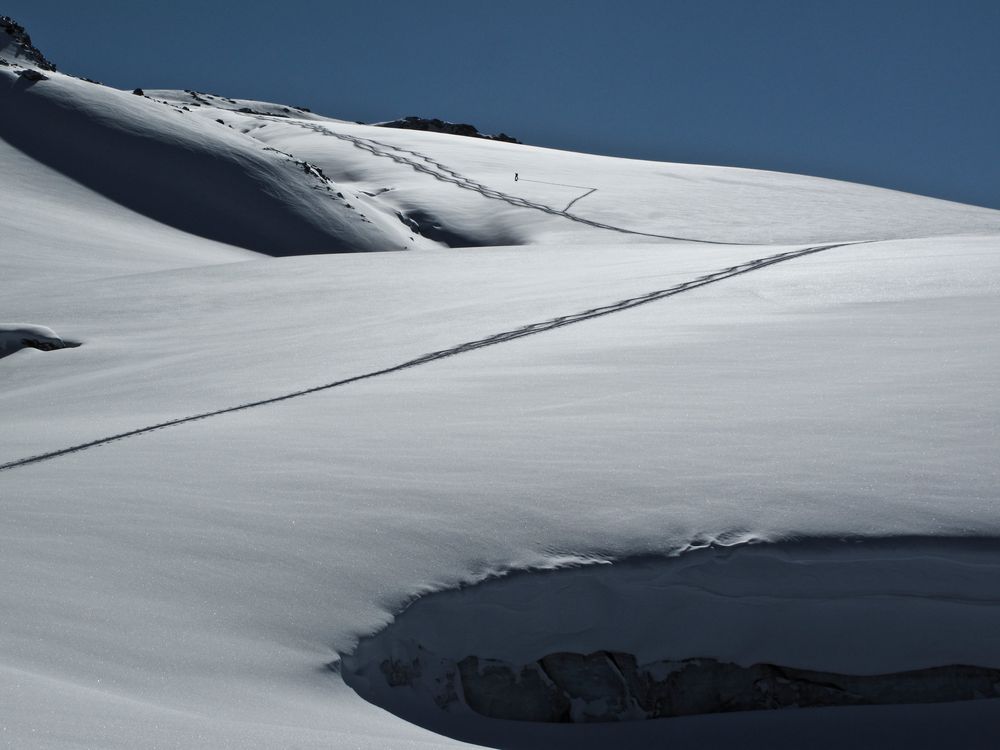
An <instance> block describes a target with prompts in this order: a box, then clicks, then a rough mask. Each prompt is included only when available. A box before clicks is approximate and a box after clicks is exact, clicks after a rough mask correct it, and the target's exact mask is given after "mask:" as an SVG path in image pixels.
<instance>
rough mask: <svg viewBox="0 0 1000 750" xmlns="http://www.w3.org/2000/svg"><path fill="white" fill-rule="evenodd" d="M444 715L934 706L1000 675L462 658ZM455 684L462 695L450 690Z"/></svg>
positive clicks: (445, 694)
mask: <svg viewBox="0 0 1000 750" xmlns="http://www.w3.org/2000/svg"><path fill="white" fill-rule="evenodd" d="M382 666H383V670H384V671H385V672H386V679H387V681H389V680H390V679H392V680H393V682H390V684H395V685H402V684H412V682H413V681H414V680H416V679H417V678H418V677H419V672H420V669H419V662H418V663H417V664H416V666H414V665H413V663H410V665H409V666H408V668H407V665H405V664H403V663H401V662H393V661H390V660H387V661H385V662H383V665H382ZM439 671H442V672H443V673H444V674H445V675H446V678H447V679H445V680H438V681H437V686H438V688H439V690H438V694H437V695H436V696H435V697H436V699H437V702H438V704H439V705H440V706H441V707H447V706H448V705H450V704H452V703H454V702H456V701H459V700H464V701H465V703H466V704H467V705H468V706H469V707H470V708H471V709H472V710H473V711H475V712H476V713H478V714H482V715H483V716H488V717H491V718H494V719H510V720H514V721H543V722H561V723H564V722H573V723H589V722H604V721H631V720H642V719H661V718H667V717H673V716H689V715H695V714H710V713H728V712H731V711H758V710H771V709H780V708H812V707H821V706H872V705H885V704H893V703H908V704H909V703H937V702H949V701H962V700H977V699H985V698H998V697H1000V669H989V668H985V667H974V666H966V665H949V666H941V667H930V668H927V669H917V670H911V671H907V672H894V673H888V674H880V675H846V674H838V673H835V672H816V671H811V670H804V669H794V668H791V667H783V666H779V665H774V664H753V665H751V666H748V667H743V666H740V665H739V664H733V663H731V662H721V661H718V660H717V659H710V658H701V659H685V660H682V661H658V662H652V663H650V664H642V665H640V664H637V663H636V659H635V656H634V655H632V654H625V653H620V652H612V651H596V652H594V653H592V654H576V653H556V654H549V655H548V656H545V657H543V658H542V659H539V660H537V661H534V662H531V663H529V664H523V665H511V664H507V663H505V662H502V661H497V660H492V659H479V658H478V657H475V656H468V657H466V658H464V659H462V660H461V661H460V662H458V663H457V664H454V663H450V664H448V665H447V666H446V667H445V668H444V669H441V668H440V667H439ZM456 685H458V686H459V689H460V694H461V698H460V697H459V693H457V692H456V691H455V686H456Z"/></svg>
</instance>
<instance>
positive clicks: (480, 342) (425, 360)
mask: <svg viewBox="0 0 1000 750" xmlns="http://www.w3.org/2000/svg"><path fill="white" fill-rule="evenodd" d="M866 242H871V240H868V241H864V242H840V243H836V244H827V245H813V246H810V247H806V248H802V249H801V250H790V251H788V252H784V253H777V254H775V255H768V256H766V257H763V258H757V259H755V260H750V261H747V262H746V263H740V264H738V265H735V266H730V267H728V268H724V269H722V270H721V271H713V272H712V273H708V274H705V275H703V276H699V277H697V278H695V279H692V280H690V281H685V282H682V283H680V284H676V285H674V286H671V287H667V288H666V289H659V290H657V291H654V292H649V293H647V294H643V295H641V296H638V297H629V298H627V299H623V300H619V301H618V302H612V303H610V304H607V305H602V306H600V307H592V308H590V309H589V310H584V311H582V312H578V313H573V314H570V315H562V316H560V317H558V318H550V319H549V320H545V321H542V322H540V323H532V324H529V325H526V326H522V327H520V328H514V329H512V330H509V331H503V332H501V333H496V334H493V335H492V336H487V337H486V338H481V339H476V340H474V341H468V342H466V343H464V344H458V345H457V346H453V347H450V348H448V349H442V350H440V351H436V352H431V353H430V354H424V355H423V356H420V357H417V358H416V359H411V360H408V361H406V362H403V363H401V364H398V365H393V366H391V367H385V368H383V369H381V370H373V371H372V372H367V373H364V374H362V375H355V376H353V377H349V378H344V379H343V380H337V381H334V382H332V383H325V384H323V385H317V386H313V387H311V388H305V389H302V390H298V391H292V392H290V393H285V394H283V395H280V396H273V397H271V398H265V399H260V400H258V401H250V402H247V403H244V404H239V405H237V406H229V407H226V408H223V409H216V410H214V411H207V412H202V413H200V414H194V415H192V416H188V417H180V418H178V419H171V420H169V421H167V422H160V423H158V424H154V425H148V426H146V427H139V428H137V429H134V430H129V431H128V432H120V433H118V434H115V435H110V436H107V437H102V438H98V439H96V440H91V441H89V442H86V443H79V444H77V445H72V446H70V447H68V448H62V449H60V450H55V451H50V452H48V453H41V454H38V455H35V456H29V457H27V458H20V459H16V460H13V461H8V462H6V463H3V464H0V471H9V470H11V469H16V468H18V467H21V466H28V465H30V464H36V463H40V462H42V461H48V460H50V459H53V458H58V457H59V456H66V455H69V454H70V453H78V452H80V451H83V450H86V449H88V448H96V447H97V446H100V445H106V444H108V443H113V442H115V441H117V440H123V439H125V438H130V437H136V436H138V435H144V434H146V433H148V432H153V431H155V430H162V429H164V428H166V427H175V426H177V425H181V424H186V423H187V422H195V421H198V420H201V419H208V418H209V417H217V416H221V415H223V414H230V413H233V412H237V411H244V410H246V409H253V408H256V407H259V406H267V405H269V404H276V403H279V402H281V401H288V400H290V399H293V398H299V397H301V396H308V395H309V394H312V393H318V392H320V391H326V390H330V389H331V388H338V387H340V386H343V385H348V384H350V383H356V382H358V381H359V380H367V379H369V378H374V377H378V376H380V375H388V374H390V373H394V372H399V371H400V370H407V369H409V368H411V367H417V366H419V365H425V364H429V363H430V362H436V361H437V360H440V359H445V358H447V357H453V356H455V355H458V354H464V353H466V352H471V351H475V350H476V349H482V348H484V347H487V346H494V345H496V344H503V343H506V342H508V341H514V340H515V339H519V338H523V337H525V336H533V335H535V334H538V333H544V332H545V331H551V330H554V329H556V328H562V327H563V326H568V325H572V324H574V323H581V322H583V321H585V320H591V319H593V318H599V317H603V316H604V315H610V314H612V313H616V312H621V311H622V310H629V309H631V308H633V307H638V306H639V305H645V304H648V303H650V302H655V301H657V300H660V299H664V298H666V297H672V296H674V295H675V294H681V293H682V292H687V291H690V290H692V289H697V288H699V287H703V286H707V285H708V284H714V283H716V282H718V281H723V280H724V279H729V278H732V277H733V276H739V275H741V274H745V273H750V272H751V271H756V270H759V269H761V268H766V267H767V266H773V265H775V264H777V263H783V262H785V261H788V260H793V259H795V258H801V257H803V256H806V255H812V254H814V253H819V252H822V251H824V250H832V249H834V248H838V247H846V246H848V245H859V244H866Z"/></svg>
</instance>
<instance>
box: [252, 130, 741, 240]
mask: <svg viewBox="0 0 1000 750" xmlns="http://www.w3.org/2000/svg"><path fill="white" fill-rule="evenodd" d="M258 117H259V119H268V120H272V121H275V122H281V123H283V124H289V121H288V120H286V119H283V118H271V117H264V116H258ZM291 124H294V125H297V126H298V127H301V128H305V129H307V130H312V131H314V132H316V133H319V134H320V135H326V136H330V137H332V138H339V139H340V140H342V141H347V142H348V143H352V144H354V145H355V146H356V147H357V148H360V149H362V150H363V151H367V152H369V153H371V154H373V155H375V156H381V157H385V158H387V159H392V160H393V161H394V162H397V163H398V164H405V165H407V166H409V167H412V168H413V169H415V170H416V171H418V172H423V173H424V174H427V175H430V176H431V177H433V178H434V179H436V180H440V181H442V182H450V183H452V184H453V185H457V186H458V187H460V188H463V189H465V190H472V191H474V192H476V193H479V194H480V195H482V196H484V197H486V198H492V199H494V200H499V201H504V202H505V203H509V204H511V205H512V206H518V207H520V208H530V209H534V210H535V211H544V212H545V213H547V214H552V215H553V216H561V217H563V218H564V219H569V220H570V221H575V222H577V223H579V224H586V225H587V226H591V227H595V228H597V229H607V230H608V231H611V232H619V233H621V234H631V235H638V236H640V237H655V238H657V239H661V240H678V241H681V242H701V243H704V244H707V245H753V244H757V243H752V242H723V241H721V240H706V239H696V238H693V237H676V236H674V235H669V234H655V233H653V232H640V231H637V230H635V229H625V228H624V227H616V226H612V225H611V224H604V223H602V222H599V221H594V220H593V219H585V218H584V217H582V216H578V215H576V214H571V213H569V208H570V206H572V205H573V204H574V203H576V201H577V200H580V198H585V197H587V195H590V193H586V194H585V195H581V196H580V197H579V198H577V199H576V200H574V201H571V202H570V204H569V205H568V206H566V208H564V209H562V210H560V209H558V208H553V207H552V206H547V205H545V204H544V203H535V202H534V201H529V200H527V199H525V198H521V197H520V196H517V195H511V194H509V193H504V192H501V191H499V190H495V189H494V188H491V187H488V186H487V185H484V184H483V183H481V182H476V181H475V180H473V179H470V178H468V177H465V176H464V175H462V174H460V173H458V172H456V171H455V170H453V169H451V168H450V167H447V166H445V165H444V164H442V163H441V162H439V161H435V160H434V159H432V158H431V157H429V156H427V155H425V154H421V153H419V152H417V151H410V150H409V149H405V148H402V147H400V146H392V145H390V144H388V143H383V142H382V141H376V140H372V139H371V138H361V137H359V136H355V135H347V134H346V133H337V132H336V131H333V130H329V129H327V128H325V127H323V126H322V125H318V124H315V123H311V122H296V123H291ZM392 152H395V153H392ZM406 154H409V156H406ZM412 157H416V158H412ZM525 182H528V180H525ZM595 190H596V188H595ZM591 192H593V191H591Z"/></svg>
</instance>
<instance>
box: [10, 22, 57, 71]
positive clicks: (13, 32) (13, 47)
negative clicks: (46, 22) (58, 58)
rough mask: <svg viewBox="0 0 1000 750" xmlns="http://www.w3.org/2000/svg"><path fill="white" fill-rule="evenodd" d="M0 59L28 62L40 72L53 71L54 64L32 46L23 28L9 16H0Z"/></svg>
mask: <svg viewBox="0 0 1000 750" xmlns="http://www.w3.org/2000/svg"><path fill="white" fill-rule="evenodd" d="M0 57H6V58H8V59H13V60H17V61H19V62H28V63H30V64H31V65H34V66H36V67H39V68H41V69H42V70H55V69H56V66H55V64H54V63H52V62H50V61H49V60H47V59H45V55H43V54H42V52H41V50H39V49H38V47H36V46H35V45H34V44H32V43H31V37H30V36H28V32H26V31H25V30H24V27H23V26H21V25H20V24H19V23H17V22H16V21H15V20H14V19H13V18H11V17H10V16H0Z"/></svg>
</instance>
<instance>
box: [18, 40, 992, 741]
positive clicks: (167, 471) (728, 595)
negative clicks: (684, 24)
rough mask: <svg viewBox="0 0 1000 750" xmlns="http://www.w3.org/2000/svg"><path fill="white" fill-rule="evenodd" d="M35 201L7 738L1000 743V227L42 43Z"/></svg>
mask: <svg viewBox="0 0 1000 750" xmlns="http://www.w3.org/2000/svg"><path fill="white" fill-rule="evenodd" d="M0 196H2V199H3V202H4V210H3V211H0V262H2V268H3V276H2V284H0V383H2V388H0V414H2V415H3V422H2V425H3V429H2V430H0V499H2V507H3V513H4V524H3V541H2V543H0V564H2V569H3V571H4V575H3V576H2V577H0V601H2V602H3V603H4V606H3V608H2V609H0V634H2V637H0V696H2V700H0V706H2V707H3V711H2V713H0V727H2V730H3V731H2V737H3V740H4V741H5V742H6V743H7V744H8V745H9V746H11V747H67V748H68V747H122V748H134V747H164V748H165V747H184V748H193V747H204V748H219V747H276V748H277V747H282V748H283V747H303V748H304V747H358V748H384V747H392V748H407V747H414V748H416V747H422V748H423V747H456V746H460V745H461V744H462V743H463V742H470V743H476V744H480V745H487V746H495V747H507V748H528V747H547V748H551V747H574V748H575V747H646V746H657V747H659V746H663V745H666V744H671V743H685V742H686V743H695V742H697V743H699V744H700V745H707V746H708V747H718V746H721V745H722V744H723V743H739V744H740V745H742V746H746V745H748V744H749V745H750V746H761V747H764V746H766V747H803V746H811V747H843V746H845V745H848V744H853V745H855V746H858V747H884V746H887V745H889V744H897V745H902V746H907V745H909V746H912V747H921V746H928V745H930V744H932V743H939V744H940V743H942V742H948V743H950V744H952V745H956V746H962V747H989V746H993V745H994V744H995V741H996V738H997V736H1000V710H998V709H1000V635H998V634H1000V587H997V585H996V580H997V573H998V572H1000V570H998V569H1000V511H998V501H1000V495H998V490H997V488H998V486H1000V481H998V480H1000V469H998V466H1000V463H998V462H997V460H996V456H997V454H998V449H1000V436H998V431H997V425H998V424H1000V396H998V393H1000V389H998V388H997V372H998V365H1000V346H998V345H1000V336H998V328H997V324H996V321H997V320H998V314H1000V212H998V211H993V210H989V209H984V208H977V207H972V206H964V205H959V204H955V203H949V202H946V201H940V200H934V199H930V198H924V197H920V196H914V195H907V194H903V193H898V192H893V191H887V190H882V189H877V188H872V187H867V186H862V185H854V184H848V183H843V182H836V181H831V180H824V179H819V178H813V177H803V176H797V175H789V174H780V173H774V172H761V171H754V170H744V169H734V168H724V167H711V166H700V165H688V164H670V163H656V162H643V161H633V160H626V159H614V158H609V157H601V156H593V155H588V154H577V153H569V152H563V151H557V150H552V149H543V148H537V147H533V146H528V145H520V144H514V143H506V142H500V141H493V140H486V139H474V138H466V137H463V136H460V135H452V134H447V133H437V132H425V131H421V130H409V129H390V128H383V127H378V126H370V125H359V124H357V123H353V122H347V121H343V120H337V119H332V118H328V117H323V116H321V115H317V114H314V113H311V112H308V111H306V110H303V109H300V108H297V107H292V106H290V105H287V106H286V105H281V104H272V103H266V102H256V101H246V100H237V99H231V98H227V97H224V96H219V95H213V94H206V93H198V92H194V91H190V90H189V91H164V90H152V89H142V90H136V91H135V92H131V91H119V90H115V89H111V88H108V87H106V86H102V85H100V84H96V83H94V82H90V81H87V80H84V79H80V78H76V77H73V76H70V75H66V74H63V73H61V72H58V71H56V70H55V69H54V66H53V65H51V64H50V63H48V61H47V60H45V58H44V56H42V55H41V52H39V51H38V50H37V49H36V48H35V47H34V46H33V45H31V40H30V39H29V38H28V37H27V35H26V33H25V32H24V30H23V29H20V27H16V25H14V24H13V22H9V21H8V20H5V21H4V22H3V23H0ZM388 251H403V252H388ZM407 605H410V606H409V607H408V606H407ZM404 610H405V611H404ZM400 613H402V614H400ZM916 704H919V705H916ZM791 706H800V708H799V709H798V710H788V709H789V708H790V707H791ZM765 709H773V710H765ZM663 716H672V717H673V718H656V717H663ZM619 719H632V720H633V721H609V720H619ZM515 720H516V721H515Z"/></svg>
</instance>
